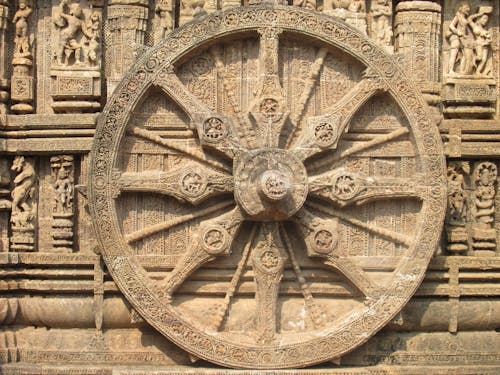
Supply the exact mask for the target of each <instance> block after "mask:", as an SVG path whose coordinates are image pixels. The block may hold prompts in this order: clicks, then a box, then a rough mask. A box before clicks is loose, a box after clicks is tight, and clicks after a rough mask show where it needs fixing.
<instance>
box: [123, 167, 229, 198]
mask: <svg viewBox="0 0 500 375" xmlns="http://www.w3.org/2000/svg"><path fill="white" fill-rule="evenodd" d="M233 185H234V183H233V178H232V176H227V175H225V174H221V173H218V172H215V171H213V170H212V169H209V168H206V167H203V166H199V165H193V164H191V165H186V166H184V167H182V168H178V169H174V170H172V171H169V172H163V171H159V170H156V171H144V172H125V173H122V174H121V175H119V176H117V179H116V181H115V182H114V184H113V187H114V188H116V189H117V195H118V194H120V193H121V192H124V191H135V192H151V193H158V194H163V195H168V196H171V197H174V198H176V199H178V200H179V201H181V202H189V203H191V204H194V205H197V204H199V203H201V202H202V201H205V200H206V199H207V198H212V197H215V196H217V195H221V194H225V193H230V192H232V191H233V188H234V186H233Z"/></svg>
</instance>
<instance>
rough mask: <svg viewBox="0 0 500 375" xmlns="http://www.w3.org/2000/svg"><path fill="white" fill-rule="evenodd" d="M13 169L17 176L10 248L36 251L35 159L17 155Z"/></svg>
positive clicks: (11, 218) (13, 200) (11, 220)
mask: <svg viewBox="0 0 500 375" xmlns="http://www.w3.org/2000/svg"><path fill="white" fill-rule="evenodd" d="M11 169H12V171H14V172H15V173H16V177H15V178H14V189H13V190H12V194H11V196H12V212H11V217H10V225H11V233H12V237H11V238H10V249H11V250H12V251H34V250H35V229H36V228H35V226H36V222H37V200H36V193H37V192H36V173H35V161H34V159H33V158H25V157H24V156H16V157H15V159H14V162H13V163H12V168H11Z"/></svg>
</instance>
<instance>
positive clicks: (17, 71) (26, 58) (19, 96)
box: [11, 0, 35, 114]
mask: <svg viewBox="0 0 500 375" xmlns="http://www.w3.org/2000/svg"><path fill="white" fill-rule="evenodd" d="M33 9H35V8H34V4H32V3H30V2H29V1H28V0H19V1H18V2H17V11H16V13H14V17H13V18H12V22H13V23H14V27H15V31H14V57H13V59H12V67H13V73H12V81H11V97H12V101H13V102H14V103H15V104H14V105H13V106H12V107H11V110H12V111H13V112H15V113H19V114H25V113H33V111H34V108H33V100H34V78H33V56H34V53H33V48H34V43H33V41H34V31H33V29H34V23H33V18H34V16H33Z"/></svg>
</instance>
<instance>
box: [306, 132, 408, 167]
mask: <svg viewBox="0 0 500 375" xmlns="http://www.w3.org/2000/svg"><path fill="white" fill-rule="evenodd" d="M409 132H410V131H409V130H408V129H407V128H399V129H396V130H393V131H392V132H390V133H387V134H381V135H377V136H375V137H373V138H372V139H371V140H369V141H365V142H363V143H360V144H358V145H355V146H353V147H351V148H349V149H347V150H345V151H342V152H341V153H340V154H338V155H334V156H332V157H327V158H323V159H320V160H317V161H315V162H312V163H309V164H308V165H307V170H308V171H309V172H313V171H316V170H318V169H320V168H322V167H325V166H328V165H332V163H335V162H338V161H340V160H342V159H345V158H348V157H349V156H353V155H355V154H357V153H360V152H362V151H366V150H368V149H370V148H372V147H376V146H379V145H381V144H384V143H387V142H390V141H393V140H395V139H397V138H399V137H402V136H403V135H406V134H408V133H409Z"/></svg>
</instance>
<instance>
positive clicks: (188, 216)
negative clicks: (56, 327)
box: [89, 6, 446, 368]
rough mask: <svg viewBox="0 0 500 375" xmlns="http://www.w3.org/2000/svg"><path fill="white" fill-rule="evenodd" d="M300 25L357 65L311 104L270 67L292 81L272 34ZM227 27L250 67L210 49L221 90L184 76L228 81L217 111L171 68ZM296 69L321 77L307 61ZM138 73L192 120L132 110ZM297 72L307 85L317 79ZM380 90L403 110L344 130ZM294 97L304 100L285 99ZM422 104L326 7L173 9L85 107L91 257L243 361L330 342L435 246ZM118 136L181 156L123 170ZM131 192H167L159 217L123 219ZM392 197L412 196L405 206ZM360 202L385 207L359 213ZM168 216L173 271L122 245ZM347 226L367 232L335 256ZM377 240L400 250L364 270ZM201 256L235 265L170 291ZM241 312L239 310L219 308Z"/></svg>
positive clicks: (401, 288) (440, 200) (190, 340)
mask: <svg viewBox="0 0 500 375" xmlns="http://www.w3.org/2000/svg"><path fill="white" fill-rule="evenodd" d="M270 24H272V25H273V26H272V27H267V26H263V25H270ZM297 36H299V37H300V38H301V39H303V40H307V41H309V42H311V44H312V45H317V46H318V47H319V49H320V50H321V52H320V53H319V54H318V55H319V56H320V57H321V56H323V57H324V55H325V53H326V51H328V53H329V54H331V55H332V56H333V58H335V55H336V54H347V55H348V56H349V58H350V59H352V62H353V64H361V65H362V66H363V67H364V68H365V73H364V76H363V77H361V78H360V80H359V82H354V83H352V82H351V83H350V87H352V89H351V91H348V92H347V93H346V94H345V95H346V98H349V100H346V99H344V100H342V99H340V100H338V103H324V104H323V105H321V106H318V107H321V108H320V109H317V110H313V109H311V105H310V103H306V102H304V103H297V101H300V100H301V99H300V98H303V97H304V98H307V97H308V96H307V95H303V96H290V95H289V94H288V91H287V90H288V89H287V90H285V84H287V85H291V84H292V83H293V82H292V81H290V80H288V79H287V78H286V77H285V75H284V73H283V71H284V69H285V64H284V54H283V53H279V51H280V45H281V44H283V43H285V42H286V41H287V40H288V41H290V40H293V39H294V38H297ZM238 38H240V39H245V38H250V40H253V43H254V44H255V45H256V53H255V59H254V61H253V63H254V68H256V69H255V72H253V73H252V69H251V65H252V61H250V60H251V59H249V61H248V62H247V65H248V67H247V68H248V72H250V73H248V72H247V73H246V74H248V76H246V77H245V78H246V82H247V83H243V80H241V82H240V81H239V79H238V78H236V77H242V76H243V68H241V70H240V71H236V72H234V71H230V68H234V66H231V67H229V64H228V65H227V66H225V65H224V64H225V60H224V59H220V58H216V59H215V60H217V63H216V64H215V65H214V66H209V67H207V69H216V74H217V76H218V81H219V82H221V81H223V82H224V84H223V85H222V86H223V89H224V90H223V89H222V88H220V87H217V86H215V85H214V86H212V85H211V84H210V81H209V78H207V75H203V76H200V77H197V78H196V80H197V81H196V80H193V81H194V82H197V83H198V84H200V83H203V85H204V87H205V88H206V89H207V90H209V89H213V90H215V91H213V94H214V95H216V94H219V95H222V92H223V91H224V92H225V95H227V96H229V97H230V98H229V102H232V104H231V106H230V107H232V110H229V109H226V110H224V111H221V110H220V108H221V107H218V106H216V107H215V108H212V107H211V106H209V105H207V104H206V102H207V101H209V100H211V98H210V97H209V98H200V97H199V96H197V93H198V91H197V90H194V89H193V87H195V85H194V84H191V83H186V81H183V80H182V79H180V78H179V76H178V72H179V71H180V69H181V67H182V66H183V64H186V60H189V59H190V58H192V56H196V53H203V52H204V51H205V50H206V44H207V43H208V42H210V44H211V45H213V44H216V47H215V48H213V49H212V50H211V53H213V54H214V55H215V56H216V57H220V56H217V54H218V52H217V49H218V48H219V49H220V48H223V45H224V43H228V42H230V41H233V40H238ZM252 38H253V39H252ZM246 40H248V39H246ZM249 43H251V42H249ZM325 48H326V50H325ZM234 53H236V52H234ZM317 61H318V63H321V62H322V61H323V58H322V57H321V58H319V59H318V60H317ZM311 79H318V80H319V81H320V80H321V69H319V70H317V74H313V75H312V78H311ZM244 84H248V85H249V86H251V87H250V88H249V90H248V97H246V98H245V96H244V95H238V98H239V99H241V98H242V97H243V98H244V100H240V101H241V103H235V101H237V99H236V95H235V92H236V91H237V90H241V87H243V85H244ZM152 87H158V88H160V89H162V90H163V93H164V95H166V96H167V97H168V98H169V99H170V100H173V101H174V102H176V103H177V104H178V105H179V106H180V107H181V108H182V110H183V111H184V112H186V113H187V115H188V116H189V118H190V123H189V124H187V126H188V127H189V128H191V130H192V131H193V133H194V134H195V135H194V136H192V137H191V138H188V139H186V140H183V141H179V140H178V139H175V137H170V136H168V135H164V134H162V133H161V132H159V131H153V130H146V129H144V128H143V127H141V125H140V123H137V122H134V124H133V125H132V124H131V123H129V118H130V114H131V113H132V112H133V111H134V110H136V106H137V103H139V102H140V100H141V99H142V98H143V97H145V95H146V94H147V93H148V90H149V89H150V88H152ZM304 87H306V88H308V89H309V90H312V92H316V91H317V90H321V85H320V84H318V83H317V82H312V84H311V83H307V84H306V85H304ZM315 90H316V91H315ZM208 92H210V91H208ZM252 93H253V94H252ZM387 96H389V97H390V98H392V101H393V102H395V103H396V105H397V106H399V108H400V109H401V111H402V113H404V117H405V118H404V119H400V121H399V124H398V127H397V128H396V129H392V128H391V129H387V131H385V132H378V133H368V132H365V133H359V132H358V133H354V132H352V131H350V129H351V127H350V125H351V122H352V121H353V118H354V115H355V114H356V113H355V112H358V111H361V110H362V108H363V105H364V104H365V103H366V102H367V101H368V100H369V99H371V100H372V101H374V102H375V103H376V102H377V100H378V99H377V98H382V97H387ZM297 98H299V99H297ZM346 102H347V103H346ZM349 103H351V104H349ZM352 103H354V104H352ZM226 108H227V107H226ZM297 108H298V109H299V111H305V112H304V113H296V111H297ZM234 112H236V113H234ZM302 118H304V121H302V120H301V119H302ZM297 119H298V121H295V120H297ZM430 119H431V116H430V114H429V113H428V110H427V108H426V105H425V104H424V101H423V99H422V98H421V95H420V94H419V93H418V92H417V91H416V89H415V88H414V87H413V85H412V83H411V82H410V81H409V80H408V79H407V78H406V77H405V75H404V74H403V72H402V71H401V70H400V68H399V67H398V64H397V63H396V61H395V60H394V59H393V58H391V57H390V56H389V55H388V54H386V53H385V52H384V51H383V50H382V49H381V48H380V47H378V46H376V45H375V44H374V43H373V42H371V41H369V39H368V38H367V37H366V36H365V35H363V34H362V33H361V32H358V31H355V30H354V29H352V28H350V27H347V26H346V25H345V24H344V23H342V22H341V21H338V20H336V19H334V18H330V17H327V16H325V15H321V14H317V13H311V12H309V11H307V10H301V9H298V8H297V9H291V8H290V7H282V6H274V7H273V6H256V7H251V8H235V9H230V10H228V11H225V12H223V13H220V14H216V15H212V16H207V17H205V18H202V19H200V20H199V21H197V22H194V23H190V24H187V25H185V26H183V27H181V28H179V29H177V30H175V31H174V32H173V33H172V34H170V35H169V36H168V37H167V38H166V39H165V40H164V41H163V42H161V43H160V44H159V45H158V46H157V47H155V48H154V49H152V50H151V51H150V52H149V53H147V54H146V55H145V56H144V57H142V58H141V59H140V60H139V61H138V62H137V63H136V64H135V65H134V66H133V67H132V68H131V70H130V73H129V74H128V75H127V76H126V77H125V78H124V79H123V81H122V82H121V84H120V85H119V86H118V87H117V89H116V91H115V93H114V94H113V96H112V97H111V98H110V99H109V101H108V104H107V106H106V108H105V110H104V113H103V115H102V117H101V120H100V122H99V124H98V128H97V130H96V135H95V141H94V146H93V150H92V162H91V173H90V176H91V181H90V192H89V193H90V195H89V197H90V206H91V214H92V217H93V221H94V224H95V228H96V231H97V235H98V240H99V243H100V247H101V249H100V250H101V252H102V254H103V258H104V260H105V262H106V265H107V267H108V269H109V271H110V273H111V275H112V277H113V278H114V280H115V281H116V283H117V284H118V286H119V287H120V289H121V291H122V292H123V294H124V295H125V296H126V298H127V299H128V300H129V301H130V302H131V304H132V306H133V307H134V308H135V309H136V310H137V311H138V312H139V313H140V314H141V316H142V317H143V318H144V319H145V320H146V321H147V322H148V323H149V324H151V325H152V326H153V327H154V328H155V329H157V330H158V331H159V332H161V333H162V334H163V335H165V336H166V337H167V338H169V339H170V340H172V341H173V342H175V343H176V344H177V345H179V346H180V347H182V348H184V349H185V350H187V351H188V352H190V353H191V354H192V355H194V356H196V357H200V358H203V359H205V360H208V361H211V362H214V363H218V364H221V365H224V366H229V367H246V368H286V367H303V366H307V365H311V364H315V363H320V362H323V361H326V360H331V359H334V358H338V357H340V356H342V355H344V354H346V353H347V352H349V351H351V350H353V349H354V348H356V347H358V346H359V345H361V344H362V343H364V342H365V341H367V340H368V338H369V337H370V336H372V335H373V334H374V333H375V332H377V331H378V330H379V329H381V328H382V327H383V326H384V325H385V324H387V323H388V322H389V321H390V320H391V319H392V318H393V317H394V316H395V315H396V314H397V313H398V312H399V311H400V310H401V308H402V307H403V306H404V305H405V304H406V302H408V300H409V299H410V298H411V296H412V295H413V294H414V292H415V291H416V289H417V287H418V286H419V284H420V283H421V281H422V279H423V275H424V272H425V270H426V267H427V265H428V263H429V260H430V258H431V257H432V255H433V253H434V251H435V248H436V246H437V243H438V240H439V238H440V234H441V223H442V221H443V219H444V211H445V204H446V172H445V165H444V157H443V156H442V155H443V151H442V148H441V143H440V142H441V141H440V138H439V134H438V131H437V129H436V126H435V124H434V123H433V122H432V121H431V120H430ZM308 124H311V125H312V126H313V128H312V129H308V128H307V127H308V126H309V125H308ZM295 136H296V137H297V138H296V139H295ZM315 137H317V138H315ZM124 139H127V140H130V139H133V140H134V142H146V143H152V144H155V145H156V146H158V147H159V149H164V150H169V152H171V153H174V154H175V155H177V157H178V159H176V160H178V162H176V166H172V168H169V169H168V170H167V171H166V172H165V171H158V170H157V168H150V169H147V168H146V169H147V171H138V172H137V171H136V172H130V171H129V170H127V168H126V167H125V166H124V165H125V164H124V163H123V160H124V158H126V155H125V153H126V151H125V150H124V148H123V147H124V144H126V142H124ZM400 142H405V143H403V144H404V145H406V146H405V147H402V146H401V144H400ZM379 149H382V150H384V152H385V151H387V152H388V153H389V154H391V155H396V156H397V155H399V157H400V159H401V158H403V157H406V158H409V157H411V158H413V159H414V160H413V162H414V164H415V171H413V172H415V173H407V174H406V175H403V174H400V175H399V176H398V175H395V173H396V172H395V171H396V170H397V169H398V168H399V167H400V166H399V164H397V163H398V160H400V159H398V158H397V157H393V159H394V160H392V161H391V162H387V161H385V160H382V158H380V153H379V152H377V150H379ZM382 154H383V153H382ZM363 158H364V159H363ZM365 159H366V163H367V165H368V166H370V165H371V167H369V168H367V169H366V170H364V171H363V170H355V169H354V168H353V165H355V164H356V160H358V161H359V160H365ZM379 159H380V160H379ZM242 160H243V161H244V164H241V163H242ZM193 165H194V167H193ZM378 165H380V166H381V167H380V168H379V167H377V168H374V166H378ZM394 166H398V168H395V167H394ZM400 169H402V167H401V168H400ZM373 170H377V175H373V173H370V171H373ZM134 173H135V174H134ZM410 176H411V177H410ZM117 181H118V183H117ZM117 188H118V189H120V188H122V190H119V191H116V189H117ZM130 191H133V194H136V195H137V196H140V194H141V192H142V193H143V194H144V195H146V193H148V194H150V193H151V192H153V193H155V194H159V195H160V196H161V197H163V198H162V199H164V200H165V201H168V202H170V198H171V197H174V198H175V199H176V200H179V201H180V202H181V203H176V204H178V206H176V207H181V209H179V210H178V212H177V211H175V210H174V211H172V212H168V214H169V215H170V216H169V218H168V219H165V221H160V222H158V221H153V220H152V219H151V218H146V219H145V220H146V221H147V220H149V222H146V224H145V226H144V227H143V228H142V229H139V230H138V231H137V232H132V233H131V232H127V230H125V229H124V226H123V224H122V221H123V220H124V218H123V213H122V212H123V211H121V204H122V201H121V200H120V199H122V196H123V195H126V194H130ZM307 192H308V193H307ZM233 195H234V196H233ZM415 203H419V204H417V205H415ZM406 204H408V205H410V204H412V205H414V206H416V207H418V209H414V210H413V211H412V212H409V211H408V212H407V210H406V209H405V207H406V206H405V205H406ZM363 212H365V213H366V212H373V213H374V214H375V215H376V214H377V213H379V214H380V213H383V215H376V216H380V218H378V219H377V220H371V219H370V214H365V215H363V214H362V213H363ZM403 214H404V215H405V217H406V218H407V220H412V221H413V222H414V223H415V226H414V228H411V230H409V231H406V232H405V231H398V227H391V223H394V222H398V220H401V216H402V215H403ZM181 224H182V225H185V227H186V228H188V230H189V232H190V236H189V237H190V240H189V243H187V242H186V243H183V244H181V245H180V250H181V251H180V252H181V253H182V255H181V257H179V258H178V260H177V261H176V262H174V264H173V270H172V271H170V272H169V273H168V274H167V275H166V276H164V277H163V278H160V279H159V278H158V277H157V276H154V275H152V274H151V273H150V272H149V271H148V270H147V269H146V268H144V267H143V266H141V265H140V264H139V263H138V262H137V261H136V252H135V250H134V247H133V245H134V241H139V240H147V237H148V236H152V235H154V234H156V233H158V232H161V231H165V230H169V229H171V228H174V227H176V226H178V225H181ZM354 229H356V230H358V231H363V232H366V233H368V234H369V238H370V240H369V241H366V246H365V248H364V249H362V251H363V254H361V253H360V254H357V256H348V252H346V251H345V249H344V247H346V246H347V247H349V244H346V243H345V242H346V240H345V239H346V237H347V235H346V233H348V232H349V233H353V230H354ZM386 244H391V246H392V247H394V248H395V247H397V248H398V249H399V254H400V255H399V256H398V257H397V261H396V263H395V264H396V265H395V267H394V269H393V270H392V271H391V272H387V274H385V275H384V276H380V272H378V273H377V271H376V270H375V272H374V274H373V275H372V274H370V273H369V272H366V270H365V269H364V268H363V266H362V265H361V264H360V262H359V259H360V258H364V261H365V263H366V262H370V259H371V258H370V254H371V253H373V252H375V253H376V251H377V249H378V248H377V246H380V247H384V246H385V247H387V245H386ZM363 246H364V245H363ZM373 246H374V247H375V248H372V247H373ZM349 248H350V247H349ZM240 252H241V254H240ZM221 256H222V257H221ZM224 259H235V260H236V262H235V263H236V264H237V265H236V266H235V267H227V263H224ZM208 264H215V265H217V264H219V265H224V264H225V265H226V269H227V268H229V269H232V270H233V271H234V272H233V273H232V275H231V276H230V277H229V279H228V280H227V282H226V284H225V289H224V291H223V292H222V294H220V293H219V294H217V293H213V294H212V295H210V296H208V297H206V298H203V299H202V300H197V298H193V297H190V296H189V295H186V294H185V293H183V290H182V285H183V284H186V283H188V282H189V281H190V279H191V278H192V277H193V276H194V275H195V274H196V272H197V270H199V269H203V267H205V266H206V265H208ZM313 266H314V267H322V269H324V270H326V271H327V272H328V273H329V274H330V275H335V277H336V279H337V280H343V282H344V283H345V284H346V285H349V286H350V288H351V289H350V290H352V291H353V292H352V293H350V294H349V296H348V297H346V298H343V299H341V298H338V297H339V294H338V293H337V294H335V293H330V292H327V291H325V290H318V289H317V288H315V286H314V285H313V282H314V281H316V280H314V279H313V276H314V273H313V275H311V273H310V272H309V271H308V270H309V269H311V267H313ZM373 268H376V267H375V266H373ZM204 271H205V272H215V271H213V270H212V271H210V269H209V268H207V269H204ZM200 272H201V271H200ZM245 275H246V277H245ZM214 277H216V275H214ZM242 279H250V280H253V284H252V285H253V289H252V291H251V292H250V293H247V294H245V293H243V292H240V293H238V285H239V284H240V283H242V282H243V281H242ZM287 279H291V280H293V281H295V282H296V283H297V284H299V286H300V287H299V289H298V290H299V293H295V294H294V293H292V292H289V291H287V290H286V289H285V288H284V287H283V283H285V282H286V280H287ZM227 283H229V285H228V284H227ZM239 306H243V308H241V307H239ZM285 306H289V307H290V309H286V308H285ZM337 306H338V307H339V308H338V309H337ZM297 307H298V308H297ZM242 311H243V312H242ZM294 311H295V312H296V314H295V313H294ZM300 311H305V312H304V313H301V312H300ZM238 314H240V315H239V316H238ZM251 314H253V323H252V324H249V325H244V324H243V323H242V324H241V325H235V324H234V321H235V320H236V321H238V318H239V319H240V321H241V320H242V319H243V317H244V316H248V315H251ZM294 314H295V315H294ZM300 314H306V315H307V316H308V319H309V321H310V323H308V324H305V323H304V321H301V322H302V323H303V324H302V325H300V324H298V325H297V326H296V327H295V328H287V327H288V326H287V325H286V324H287V322H288V321H287V319H292V318H293V319H299V318H300ZM335 314H337V315H335ZM232 316H233V317H234V316H236V318H234V319H233V318H232ZM299 321H300V320H299Z"/></svg>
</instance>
